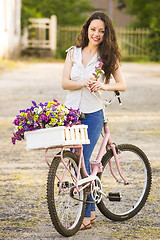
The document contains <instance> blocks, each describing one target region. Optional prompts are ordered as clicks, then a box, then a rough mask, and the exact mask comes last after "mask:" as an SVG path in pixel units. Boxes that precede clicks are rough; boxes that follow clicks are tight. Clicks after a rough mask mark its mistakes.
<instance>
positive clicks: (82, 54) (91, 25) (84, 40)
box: [62, 12, 126, 230]
mask: <svg viewBox="0 0 160 240" xmlns="http://www.w3.org/2000/svg"><path fill="white" fill-rule="evenodd" d="M120 60H121V55H120V52H119V49H118V44H117V40H116V36H115V31H114V28H113V26H112V22H111V20H110V19H109V17H108V16H107V15H105V14H104V13H102V12H95V13H93V14H92V15H91V17H90V18H89V19H88V20H87V21H86V22H85V24H84V25H83V28H82V31H81V33H80V34H79V36H78V39H77V42H76V46H74V47H71V48H70V49H69V50H68V54H67V57H66V60H65V64H64V71H63V77H62V87H63V89H65V90H69V91H68V94H67V97H66V101H65V105H66V106H67V107H72V108H74V109H78V108H80V110H81V111H82V112H83V113H84V114H85V120H83V121H82V123H83V124H87V125H88V137H89V139H90V144H89V145H84V146H83V155H84V161H85V166H86V169H87V172H88V173H89V174H90V163H89V160H90V156H91V154H92V151H93V149H94V147H95V144H96V143H97V141H98V138H99V135H100V133H101V130H102V127H103V110H102V109H103V105H102V100H101V91H102V90H103V91H115V90H118V91H125V90H126V82H125V79H124V77H123V74H122V71H121V68H120ZM100 62H103V67H102V69H103V71H104V74H101V75H100V77H99V79H98V81H97V80H96V79H95V78H94V76H93V73H95V67H97V66H98V65H99V63H100ZM111 76H113V77H114V79H115V83H113V84H110V83H109V81H110V78H111ZM87 200H88V201H90V202H91V200H92V198H91V196H88V198H87ZM95 221H96V218H95V204H94V203H87V204H86V211H85V218H84V220H83V223H82V226H81V228H80V229H81V230H83V229H88V228H91V224H92V223H95Z"/></svg>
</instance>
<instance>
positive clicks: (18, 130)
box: [12, 99, 89, 150]
mask: <svg viewBox="0 0 160 240" xmlns="http://www.w3.org/2000/svg"><path fill="white" fill-rule="evenodd" d="M79 118H80V111H79V109H77V110H75V109H72V108H66V107H65V106H64V105H62V104H60V103H59V102H58V101H57V100H55V99H54V100H53V101H49V102H46V103H45V104H43V103H39V104H37V103H36V102H35V101H32V106H31V107H30V108H28V109H26V110H20V113H19V115H17V116H16V118H15V120H14V122H13V124H14V125H15V127H14V132H13V137H12V143H13V144H15V143H16V141H21V140H22V139H24V138H26V142H27V147H26V148H27V150H30V149H40V148H48V147H52V146H63V145H73V144H88V143H89V139H88V134H87V126H86V125H81V121H80V120H79Z"/></svg>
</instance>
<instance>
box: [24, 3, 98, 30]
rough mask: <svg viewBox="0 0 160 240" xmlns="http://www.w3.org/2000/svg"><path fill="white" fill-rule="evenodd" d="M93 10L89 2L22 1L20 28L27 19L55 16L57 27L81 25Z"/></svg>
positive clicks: (26, 22) (25, 23)
mask: <svg viewBox="0 0 160 240" xmlns="http://www.w3.org/2000/svg"><path fill="white" fill-rule="evenodd" d="M92 10H94V7H93V4H92V3H91V1H90V0H41V1H39V0H34V1H33V0H22V28H23V27H24V26H26V25H27V24H28V18H31V17H33V18H37V17H38V18H42V17H46V18H49V17H50V16H51V15H56V16H57V20H58V24H59V25H63V26H64V25H81V24H82V23H83V22H84V20H85V19H86V15H87V13H88V12H90V11H92Z"/></svg>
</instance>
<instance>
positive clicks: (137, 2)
mask: <svg viewBox="0 0 160 240" xmlns="http://www.w3.org/2000/svg"><path fill="white" fill-rule="evenodd" d="M117 1H118V2H119V4H120V5H119V7H120V9H123V8H124V9H125V10H126V11H127V12H128V13H130V14H131V15H134V16H136V20H135V21H134V22H133V23H132V24H131V25H132V27H140V28H149V29H150V36H149V43H148V48H149V50H150V59H151V60H155V61H159V60H160V24H159V23H160V14H159V13H160V1H157V0H117Z"/></svg>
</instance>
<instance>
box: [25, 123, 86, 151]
mask: <svg viewBox="0 0 160 240" xmlns="http://www.w3.org/2000/svg"><path fill="white" fill-rule="evenodd" d="M87 128H88V126H87V125H74V126H72V127H64V126H61V127H53V128H44V129H38V130H35V131H29V132H25V134H24V135H25V139H26V143H27V146H26V149H27V150H31V149H40V148H48V147H53V146H65V145H75V144H89V143H90V140H89V139H88V132H87Z"/></svg>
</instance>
